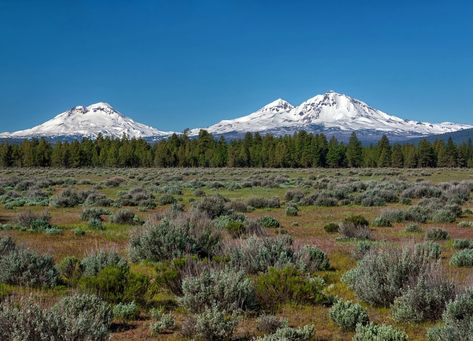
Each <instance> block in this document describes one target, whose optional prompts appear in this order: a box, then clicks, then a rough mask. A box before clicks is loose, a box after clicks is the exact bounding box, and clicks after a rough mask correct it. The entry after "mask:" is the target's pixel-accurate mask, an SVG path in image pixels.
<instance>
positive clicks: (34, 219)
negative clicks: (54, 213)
mask: <svg viewBox="0 0 473 341" xmlns="http://www.w3.org/2000/svg"><path fill="white" fill-rule="evenodd" d="M15 220H16V223H17V224H18V225H19V226H20V227H22V228H25V229H28V230H31V231H42V230H45V229H47V228H49V227H50V226H51V225H50V224H49V221H50V220H51V216H50V215H49V212H47V211H44V212H42V213H33V212H32V211H23V212H20V213H18V214H17V215H16V219H15Z"/></svg>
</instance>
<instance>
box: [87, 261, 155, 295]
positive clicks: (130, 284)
mask: <svg viewBox="0 0 473 341" xmlns="http://www.w3.org/2000/svg"><path fill="white" fill-rule="evenodd" d="M79 285H80V287H81V288H82V289H83V290H86V291H87V292H89V293H92V294H95V295H97V296H99V297H101V298H103V299H104V300H106V301H108V302H112V303H119V302H134V301H135V302H142V301H143V297H144V295H145V293H146V291H147V289H148V285H149V281H148V279H147V277H145V276H144V275H140V274H135V273H132V272H129V271H128V270H125V269H123V268H119V267H116V266H107V267H105V268H103V269H102V270H100V271H99V272H98V273H97V275H96V276H84V277H82V278H81V279H80V281H79Z"/></svg>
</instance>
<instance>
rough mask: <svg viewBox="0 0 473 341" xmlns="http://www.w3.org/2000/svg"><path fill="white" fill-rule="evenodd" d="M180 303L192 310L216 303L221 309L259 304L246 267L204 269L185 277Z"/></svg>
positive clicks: (249, 306)
mask: <svg viewBox="0 0 473 341" xmlns="http://www.w3.org/2000/svg"><path fill="white" fill-rule="evenodd" d="M182 293H183V296H182V297H180V298H179V303H180V304H182V305H183V306H184V307H186V308H187V309H188V310H190V311H192V312H202V311H203V309H205V308H211V307H212V306H214V307H216V308H218V309H219V310H220V311H226V312H231V311H234V310H238V309H242V310H251V309H253V308H255V307H256V296H255V289H254V287H253V284H252V282H251V280H250V279H249V278H248V277H247V276H246V275H245V273H244V272H243V271H237V272H236V271H234V270H233V269H230V268H229V269H223V270H210V269H206V270H204V271H203V272H202V273H201V274H200V275H198V276H195V277H187V278H185V279H184V280H183V281H182Z"/></svg>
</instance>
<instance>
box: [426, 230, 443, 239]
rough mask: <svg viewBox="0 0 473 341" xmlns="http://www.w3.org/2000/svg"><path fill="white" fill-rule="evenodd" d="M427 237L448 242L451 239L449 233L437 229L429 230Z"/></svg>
mask: <svg viewBox="0 0 473 341" xmlns="http://www.w3.org/2000/svg"><path fill="white" fill-rule="evenodd" d="M425 236H426V238H427V239H430V240H447V239H448V238H449V234H448V232H447V231H445V230H442V229H436V228H434V229H430V230H428V231H427V233H426V235H425Z"/></svg>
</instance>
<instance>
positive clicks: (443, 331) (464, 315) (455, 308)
mask: <svg viewBox="0 0 473 341" xmlns="http://www.w3.org/2000/svg"><path fill="white" fill-rule="evenodd" d="M442 321H443V325H441V326H439V327H434V328H432V329H430V330H429V331H428V333H427V337H428V339H429V340H430V341H471V340H473V288H470V289H468V290H467V291H466V292H464V293H462V294H460V295H458V296H457V297H456V298H455V300H454V301H452V302H450V303H449V304H448V305H447V308H446V309H445V312H444V313H443V316H442Z"/></svg>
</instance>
